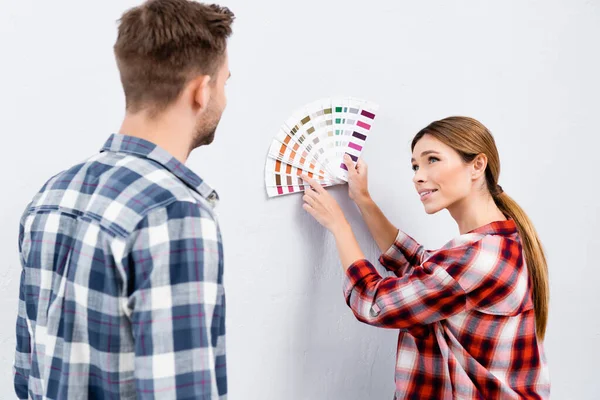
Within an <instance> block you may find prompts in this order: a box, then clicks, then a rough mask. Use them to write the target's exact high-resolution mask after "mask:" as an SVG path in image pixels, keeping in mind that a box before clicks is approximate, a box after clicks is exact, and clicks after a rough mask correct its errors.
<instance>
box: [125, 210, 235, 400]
mask: <svg viewBox="0 0 600 400" xmlns="http://www.w3.org/2000/svg"><path fill="white" fill-rule="evenodd" d="M131 259H132V260H133V265H134V268H135V278H134V284H133V291H132V294H131V296H130V297H129V298H128V308H129V312H130V318H131V324H132V331H133V337H134V342H135V379H136V388H137V395H138V398H140V399H151V398H152V399H154V398H161V399H162V398H177V399H179V398H186V399H188V398H190V399H191V398H203V399H204V398H211V399H212V398H217V396H219V395H224V393H225V392H226V374H225V330H224V323H223V322H224V319H225V315H224V312H225V297H224V292H223V288H222V244H221V238H220V233H219V231H218V227H217V225H216V222H215V220H214V219H213V217H212V215H211V213H209V212H208V211H207V210H205V209H203V208H202V207H200V206H199V205H197V204H194V203H191V202H176V203H174V204H171V205H169V206H167V207H166V208H163V209H160V210H155V211H153V212H152V213H151V214H150V215H149V216H148V217H146V218H145V219H144V220H143V221H142V222H141V223H140V224H139V225H138V227H137V229H136V232H135V240H134V242H133V245H132V250H131Z"/></svg>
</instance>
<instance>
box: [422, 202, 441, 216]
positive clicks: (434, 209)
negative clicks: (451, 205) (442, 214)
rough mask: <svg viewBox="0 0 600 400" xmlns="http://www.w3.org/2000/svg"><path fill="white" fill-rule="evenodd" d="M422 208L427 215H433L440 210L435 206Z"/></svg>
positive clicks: (428, 205) (425, 205) (430, 205)
mask: <svg viewBox="0 0 600 400" xmlns="http://www.w3.org/2000/svg"><path fill="white" fill-rule="evenodd" d="M424 207H425V212H426V213H427V214H429V215H432V214H435V213H437V212H438V211H440V210H441V209H442V208H441V207H439V206H436V205H434V204H424Z"/></svg>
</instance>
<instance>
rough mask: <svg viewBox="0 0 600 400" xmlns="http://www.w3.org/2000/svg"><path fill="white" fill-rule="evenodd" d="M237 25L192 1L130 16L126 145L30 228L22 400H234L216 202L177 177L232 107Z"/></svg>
mask: <svg viewBox="0 0 600 400" xmlns="http://www.w3.org/2000/svg"><path fill="white" fill-rule="evenodd" d="M233 19H234V16H233V14H232V13H231V12H230V11H229V10H228V9H227V8H223V7H219V6H216V5H204V4H200V3H196V2H192V1H187V0H150V1H147V2H146V3H144V4H143V5H141V6H139V7H136V8H133V9H131V10H129V11H127V12H126V13H125V14H124V15H123V16H122V18H121V20H120V24H119V31H118V38H117V41H116V44H115V46H114V50H115V55H116V59H117V65H118V68H119V71H120V74H121V81H122V84H123V88H124V92H125V98H126V106H127V110H126V117H125V119H124V121H123V124H122V126H121V129H120V131H119V134H115V135H112V136H110V137H109V139H108V141H107V142H106V144H105V145H104V147H103V148H102V150H101V152H100V153H99V154H97V155H95V156H93V157H91V158H90V159H89V160H88V161H86V162H84V163H82V164H80V165H76V166H74V167H72V168H70V169H68V170H66V171H64V172H61V173H60V174H58V175H56V176H54V177H53V178H51V179H50V180H49V181H48V182H47V183H46V184H45V185H44V186H43V188H42V189H41V190H40V192H39V193H38V194H37V195H36V196H35V197H34V198H33V200H32V202H31V204H30V205H29V206H28V207H27V209H26V211H25V213H24V215H23V218H22V220H21V227H20V228H21V229H20V235H19V250H20V255H21V262H22V265H23V270H22V274H21V286H20V300H19V312H18V320H17V351H16V357H15V367H14V373H15V377H14V382H15V390H16V393H17V395H18V397H19V398H23V399H25V398H28V396H30V397H32V398H34V399H37V398H40V399H41V398H44V399H46V398H48V399H66V398H73V399H75V398H77V399H83V398H107V399H108V398H110V399H133V398H160V399H173V398H177V399H217V398H219V399H222V398H225V395H226V392H227V375H226V367H225V326H224V322H225V298H224V292H223V286H222V283H223V247H222V242H221V234H220V231H219V227H218V225H217V222H216V220H215V216H214V214H213V207H214V205H215V204H216V202H217V200H218V196H217V194H216V192H214V191H213V190H212V189H211V188H210V187H209V186H208V185H207V184H206V183H205V182H204V181H203V180H202V179H201V178H200V177H198V176H197V175H196V174H194V173H193V172H192V171H191V170H189V169H188V168H187V167H186V166H185V165H184V163H185V161H186V159H187V158H188V156H189V153H190V152H191V151H192V150H193V149H194V148H196V147H199V146H202V145H207V144H210V143H211V142H212V141H213V138H214V133H215V130H216V128H217V124H218V122H219V119H220V117H221V114H222V112H223V110H224V108H225V104H226V99H225V90H224V86H225V82H226V81H227V79H228V78H229V75H230V74H229V67H228V58H227V39H228V37H229V36H230V34H231V24H232V22H233Z"/></svg>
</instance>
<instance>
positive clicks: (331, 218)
mask: <svg viewBox="0 0 600 400" xmlns="http://www.w3.org/2000/svg"><path fill="white" fill-rule="evenodd" d="M302 179H303V180H304V181H305V182H307V183H308V184H309V185H310V186H311V187H310V188H307V189H306V190H305V191H304V197H302V200H304V205H303V206H302V207H303V208H304V210H306V211H307V212H308V213H309V214H310V215H312V216H313V217H314V218H315V219H316V220H317V222H319V223H320V224H321V225H323V226H324V227H325V228H326V229H327V230H329V231H330V232H332V233H334V234H336V233H338V232H340V231H341V230H343V229H345V228H349V226H350V225H349V224H348V221H346V217H345V216H344V213H343V211H342V209H341V208H340V206H339V205H338V203H337V201H335V199H334V198H333V197H332V196H331V195H330V194H329V193H327V191H326V190H325V189H324V188H323V186H321V185H320V184H319V183H318V182H316V181H315V180H314V179H311V178H309V177H308V176H305V175H303V176H302Z"/></svg>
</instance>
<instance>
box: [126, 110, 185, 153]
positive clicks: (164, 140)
mask: <svg viewBox="0 0 600 400" xmlns="http://www.w3.org/2000/svg"><path fill="white" fill-rule="evenodd" d="M183 121H184V118H177V116H176V115H174V114H173V113H168V112H166V113H163V114H161V115H160V116H157V117H154V118H150V117H149V116H148V115H147V113H145V112H139V113H136V114H130V113H127V114H126V115H125V119H124V120H123V123H122V124H121V128H120V129H119V133H120V134H123V135H128V136H133V137H137V138H140V139H144V140H147V141H149V142H151V143H154V144H155V145H157V146H159V147H161V148H162V149H164V150H166V151H167V152H169V154H171V155H172V156H173V157H175V158H176V159H177V160H179V161H180V162H181V163H185V162H186V161H187V158H188V157H189V155H190V138H189V137H188V136H187V135H186V132H189V131H190V130H191V129H190V128H188V127H187V126H184V125H185V123H183Z"/></svg>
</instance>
